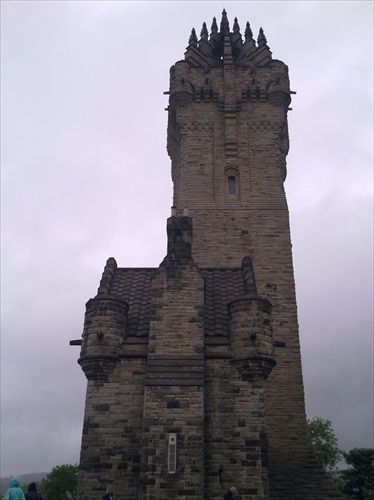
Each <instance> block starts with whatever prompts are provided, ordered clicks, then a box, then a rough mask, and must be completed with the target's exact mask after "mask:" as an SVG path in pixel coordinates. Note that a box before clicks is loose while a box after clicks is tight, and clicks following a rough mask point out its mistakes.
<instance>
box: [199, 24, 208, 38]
mask: <svg viewBox="0 0 374 500" xmlns="http://www.w3.org/2000/svg"><path fill="white" fill-rule="evenodd" d="M200 38H201V39H202V40H208V30H207V27H206V23H203V27H202V28H201V33H200Z"/></svg>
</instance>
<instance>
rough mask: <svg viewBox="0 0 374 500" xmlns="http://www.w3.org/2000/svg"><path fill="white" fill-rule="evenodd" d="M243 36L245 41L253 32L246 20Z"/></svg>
mask: <svg viewBox="0 0 374 500" xmlns="http://www.w3.org/2000/svg"><path fill="white" fill-rule="evenodd" d="M244 36H245V41H247V40H252V38H253V33H252V30H251V26H250V24H249V22H248V21H247V24H246V25H245V32H244Z"/></svg>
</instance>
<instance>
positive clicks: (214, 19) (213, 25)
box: [211, 17, 218, 35]
mask: <svg viewBox="0 0 374 500" xmlns="http://www.w3.org/2000/svg"><path fill="white" fill-rule="evenodd" d="M214 33H218V26H217V20H216V18H215V17H213V22H212V27H211V35H213V34H214Z"/></svg>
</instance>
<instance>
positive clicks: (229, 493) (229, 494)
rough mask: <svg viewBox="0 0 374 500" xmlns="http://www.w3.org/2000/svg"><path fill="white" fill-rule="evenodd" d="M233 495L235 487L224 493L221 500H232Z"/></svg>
mask: <svg viewBox="0 0 374 500" xmlns="http://www.w3.org/2000/svg"><path fill="white" fill-rule="evenodd" d="M235 493H236V488H235V486H231V488H230V489H229V491H226V493H225V496H224V497H223V500H233V499H234V495H235Z"/></svg>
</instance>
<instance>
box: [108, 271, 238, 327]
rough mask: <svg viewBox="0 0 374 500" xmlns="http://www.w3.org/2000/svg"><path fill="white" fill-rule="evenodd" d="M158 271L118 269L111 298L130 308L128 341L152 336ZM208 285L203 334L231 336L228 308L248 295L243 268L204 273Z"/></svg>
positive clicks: (110, 290)
mask: <svg viewBox="0 0 374 500" xmlns="http://www.w3.org/2000/svg"><path fill="white" fill-rule="evenodd" d="M155 270H156V268H117V269H116V270H115V272H114V274H113V277H112V279H111V282H110V287H109V295H116V296H118V297H120V298H122V299H124V300H126V302H127V303H128V304H129V312H128V324H127V337H147V336H148V333H149V323H150V309H151V286H152V284H151V283H152V275H153V273H154V272H155ZM201 272H202V275H203V277H204V281H205V310H204V331H205V336H208V337H213V336H214V337H217V336H218V337H225V336H227V335H228V314H227V304H228V302H229V301H230V300H233V299H234V298H236V297H238V296H241V295H245V293H246V290H245V285H244V280H243V272H242V269H241V268H232V269H227V268H218V269H201Z"/></svg>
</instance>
